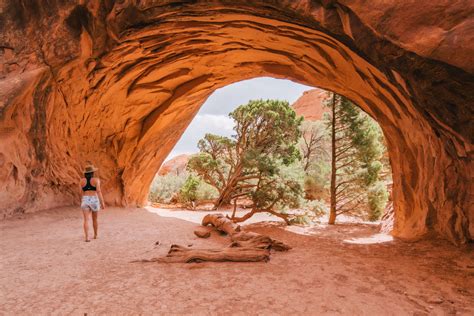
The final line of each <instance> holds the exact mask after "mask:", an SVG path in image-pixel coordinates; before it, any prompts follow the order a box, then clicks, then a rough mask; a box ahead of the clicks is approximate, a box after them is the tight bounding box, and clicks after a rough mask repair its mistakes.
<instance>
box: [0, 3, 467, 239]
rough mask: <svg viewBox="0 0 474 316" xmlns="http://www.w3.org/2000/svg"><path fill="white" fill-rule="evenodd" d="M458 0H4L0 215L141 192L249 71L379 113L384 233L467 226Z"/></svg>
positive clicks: (462, 29) (0, 16) (459, 230)
mask: <svg viewBox="0 0 474 316" xmlns="http://www.w3.org/2000/svg"><path fill="white" fill-rule="evenodd" d="M473 28H474V8H473V3H472V2H469V1H467V2H466V1H448V0H431V1H410V2H409V3H405V2H402V1H386V0H384V1H382V0H375V1H368V0H334V1H330V0H321V1H315V0H313V1H311V0H291V1H290V0H282V1H269V0H268V1H257V0H254V1H252V0H250V1H241V0H233V1H224V0H220V1H219V0H213V1H165V0H162V1H152V0H148V1H147V0H143V1H131V0H123V1H114V0H104V1H98V0H90V1H87V0H84V1H74V0H70V1H59V0H49V1H39V0H28V1H26V0H5V1H2V2H0V67H1V68H0V186H1V191H0V205H1V206H0V214H2V215H3V216H10V215H12V214H15V213H21V212H30V211H36V210H40V209H44V208H51V207H55V206H62V205H70V204H78V202H79V191H78V178H79V175H80V170H81V168H82V167H83V166H84V164H85V162H86V161H87V160H91V161H92V162H94V163H95V164H96V165H98V167H99V168H100V177H101V178H102V179H103V189H104V191H105V198H106V201H107V203H109V204H115V205H141V204H143V203H144V202H145V199H146V196H147V192H148V188H149V184H150V182H151V181H152V179H153V176H154V175H155V173H156V171H157V170H158V169H159V167H160V165H161V163H162V162H163V159H164V158H165V157H166V156H167V154H168V152H169V151H170V150H171V148H172V147H173V145H174V144H175V143H176V142H177V140H178V139H179V137H180V135H181V134H182V133H183V131H184V130H185V129H186V127H187V125H188V124H189V122H190V121H191V119H192V118H193V116H194V115H195V114H196V112H197V111H198V109H199V107H200V106H201V104H202V103H203V102H204V100H205V99H206V98H207V97H208V96H209V95H210V94H211V93H212V91H214V90H215V89H217V88H220V87H223V86H225V85H227V84H230V83H233V82H236V81H240V80H244V79H249V78H253V77H258V76H272V77H275V78H288V79H292V80H294V81H297V82H301V83H304V84H308V85H313V86H315V87H320V88H323V89H326V90H332V91H335V92H336V93H339V94H343V95H345V96H346V97H348V98H350V99H351V100H353V101H354V102H355V103H357V104H358V105H359V106H360V107H362V108H363V109H364V110H365V111H366V112H367V113H369V114H370V115H372V116H373V117H374V118H375V119H376V120H377V121H378V122H379V123H380V125H381V127H382V129H383V131H384V133H385V136H386V139H387V142H388V148H389V151H390V160H391V164H392V169H393V172H394V184H393V198H394V211H395V226H394V230H393V234H394V235H395V236H399V237H402V238H417V237H420V236H423V235H425V234H427V233H437V234H440V235H441V236H443V237H444V238H447V239H449V240H451V241H453V242H454V243H466V242H468V241H472V240H473V238H474V209H473V204H474V203H473V192H474V191H473V181H472V175H473V174H472V173H473V170H474V168H473V164H472V157H473V137H474V131H473V124H472V118H473V108H474V106H473V105H474V93H473V91H474V75H473V72H474V47H473V43H474V40H473V36H474V34H473V33H474V32H473Z"/></svg>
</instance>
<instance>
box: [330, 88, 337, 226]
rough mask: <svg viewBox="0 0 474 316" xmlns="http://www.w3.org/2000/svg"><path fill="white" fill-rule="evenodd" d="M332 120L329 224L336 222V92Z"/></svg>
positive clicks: (333, 97)
mask: <svg viewBox="0 0 474 316" xmlns="http://www.w3.org/2000/svg"><path fill="white" fill-rule="evenodd" d="M331 105H332V122H331V189H330V190H331V208H330V213H329V222H328V224H330V225H334V223H335V222H336V171H337V169H336V94H335V93H333V94H332V104H331Z"/></svg>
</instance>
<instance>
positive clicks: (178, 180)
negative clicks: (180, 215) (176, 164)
mask: <svg viewBox="0 0 474 316" xmlns="http://www.w3.org/2000/svg"><path fill="white" fill-rule="evenodd" d="M187 177H188V174H187V173H182V174H180V175H176V174H173V173H169V174H167V175H165V176H159V175H157V176H156V177H155V179H154V180H153V182H152V185H151V188H150V192H149V194H148V200H149V201H151V202H158V203H170V202H171V201H172V200H173V198H175V197H176V194H177V193H178V192H179V191H180V189H181V187H182V186H183V184H184V182H185V181H186V178H187Z"/></svg>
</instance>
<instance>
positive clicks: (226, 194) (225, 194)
mask: <svg viewBox="0 0 474 316" xmlns="http://www.w3.org/2000/svg"><path fill="white" fill-rule="evenodd" d="M241 173H242V166H240V165H239V166H237V167H236V168H235V171H234V174H233V175H232V177H231V178H230V180H229V181H228V182H227V185H226V186H225V187H224V188H223V189H222V191H221V192H220V193H219V197H218V198H217V200H216V202H215V203H214V207H213V209H214V210H217V209H218V208H219V207H220V206H221V205H223V204H229V203H230V197H231V195H232V191H233V190H234V188H235V186H236V185H237V181H236V179H237V178H238V177H240V174H241Z"/></svg>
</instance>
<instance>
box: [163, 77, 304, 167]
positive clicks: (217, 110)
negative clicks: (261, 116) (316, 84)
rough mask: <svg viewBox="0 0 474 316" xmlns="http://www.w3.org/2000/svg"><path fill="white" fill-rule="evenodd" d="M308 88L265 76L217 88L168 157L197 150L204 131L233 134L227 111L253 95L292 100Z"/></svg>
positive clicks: (244, 102) (232, 124)
mask: <svg viewBox="0 0 474 316" xmlns="http://www.w3.org/2000/svg"><path fill="white" fill-rule="evenodd" d="M310 89H312V87H309V86H305V85H302V84H298V83H294V82H292V81H290V80H282V79H273V78H267V77H264V78H255V79H250V80H245V81H240V82H236V83H234V84H231V85H228V86H226V87H223V88H221V89H218V90H216V91H215V92H214V93H213V94H212V95H211V96H210V97H209V98H208V99H207V100H206V102H205V103H204V104H203V106H202V107H201V109H200V110H199V113H198V114H197V115H196V117H195V118H194V119H193V121H192V122H191V124H190V125H189V126H188V128H187V129H186V131H185V132H184V134H183V135H182V136H181V139H180V140H179V142H178V143H177V144H176V146H175V147H174V148H173V150H172V151H171V153H170V154H169V155H168V158H167V159H170V158H172V157H175V156H177V155H180V154H190V153H195V152H197V151H198V148H197V142H198V141H199V140H200V139H201V138H203V137H204V135H205V134H206V133H212V134H217V135H222V136H230V135H232V134H233V127H234V122H233V120H232V119H230V118H229V117H228V114H229V113H230V112H232V111H233V110H234V109H235V108H237V107H238V106H239V105H242V104H246V103H247V102H248V101H250V100H255V99H280V100H287V101H288V102H290V104H291V103H293V102H295V101H296V99H298V98H299V97H300V96H301V95H302V94H303V92H304V91H306V90H310Z"/></svg>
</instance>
